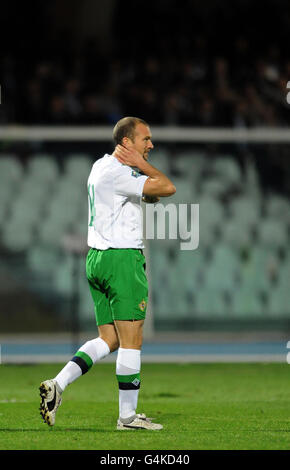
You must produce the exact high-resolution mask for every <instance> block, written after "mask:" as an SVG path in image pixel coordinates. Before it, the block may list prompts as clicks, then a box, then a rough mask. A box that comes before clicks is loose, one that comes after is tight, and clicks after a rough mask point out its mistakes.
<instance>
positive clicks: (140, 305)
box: [139, 299, 146, 312]
mask: <svg viewBox="0 0 290 470" xmlns="http://www.w3.org/2000/svg"><path fill="white" fill-rule="evenodd" d="M139 308H140V310H142V312H144V310H145V308H146V302H145V300H144V299H143V300H142V302H141V303H140V304H139Z"/></svg>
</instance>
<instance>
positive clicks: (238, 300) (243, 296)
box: [231, 286, 265, 318]
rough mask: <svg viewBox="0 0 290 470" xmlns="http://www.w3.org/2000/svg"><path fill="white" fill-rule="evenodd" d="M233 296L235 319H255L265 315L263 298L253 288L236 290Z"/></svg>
mask: <svg viewBox="0 0 290 470" xmlns="http://www.w3.org/2000/svg"><path fill="white" fill-rule="evenodd" d="M232 294H233V298H232V305H231V313H232V315H233V316H234V317H236V318H237V317H240V318H245V317H248V318H255V317H263V316H264V315H265V307H264V305H263V302H262V300H261V296H260V295H259V294H258V293H257V291H256V289H255V288H254V287H253V286H245V287H241V288H239V289H235V290H234V291H233V292H232Z"/></svg>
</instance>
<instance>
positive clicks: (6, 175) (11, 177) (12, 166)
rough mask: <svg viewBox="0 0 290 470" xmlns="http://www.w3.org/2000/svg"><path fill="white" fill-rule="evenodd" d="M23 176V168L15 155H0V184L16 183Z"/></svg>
mask: <svg viewBox="0 0 290 470" xmlns="http://www.w3.org/2000/svg"><path fill="white" fill-rule="evenodd" d="M22 174H23V166H22V164H21V163H20V161H19V160H18V158H17V157H16V155H15V154H6V153H1V154H0V182H1V184H3V183H4V184H5V182H6V183H7V184H8V182H11V183H17V182H19V181H20V178H21V176H22Z"/></svg>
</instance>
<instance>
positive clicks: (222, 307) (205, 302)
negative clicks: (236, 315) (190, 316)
mask: <svg viewBox="0 0 290 470" xmlns="http://www.w3.org/2000/svg"><path fill="white" fill-rule="evenodd" d="M194 305H195V307H194V316H195V317H198V318H200V319H206V318H216V317H221V318H222V317H225V316H226V315H227V310H228V307H227V304H226V302H225V298H224V294H223V292H222V291H221V290H219V289H216V288H210V287H208V286H205V287H204V288H203V289H198V290H196V291H195V304H194Z"/></svg>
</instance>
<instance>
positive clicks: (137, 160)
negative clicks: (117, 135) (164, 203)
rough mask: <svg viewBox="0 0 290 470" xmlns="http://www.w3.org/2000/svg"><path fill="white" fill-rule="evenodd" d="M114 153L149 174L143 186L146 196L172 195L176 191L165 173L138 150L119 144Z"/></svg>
mask: <svg viewBox="0 0 290 470" xmlns="http://www.w3.org/2000/svg"><path fill="white" fill-rule="evenodd" d="M114 155H115V156H116V157H117V159H118V160H119V161H120V162H121V163H123V164H124V165H129V166H135V167H137V168H139V170H140V171H142V173H144V175H147V176H148V178H147V180H146V181H145V184H144V187H143V194H144V195H145V196H161V197H165V196H172V195H173V194H174V193H175V192H176V188H175V186H174V184H173V183H172V181H170V179H169V178H168V177H167V176H166V175H165V174H164V173H162V172H161V171H159V170H157V168H155V167H154V166H152V165H150V163H148V162H146V160H144V158H143V157H142V155H140V153H139V152H138V151H137V150H135V149H132V148H125V147H123V146H121V145H117V147H116V150H115V152H114Z"/></svg>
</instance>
